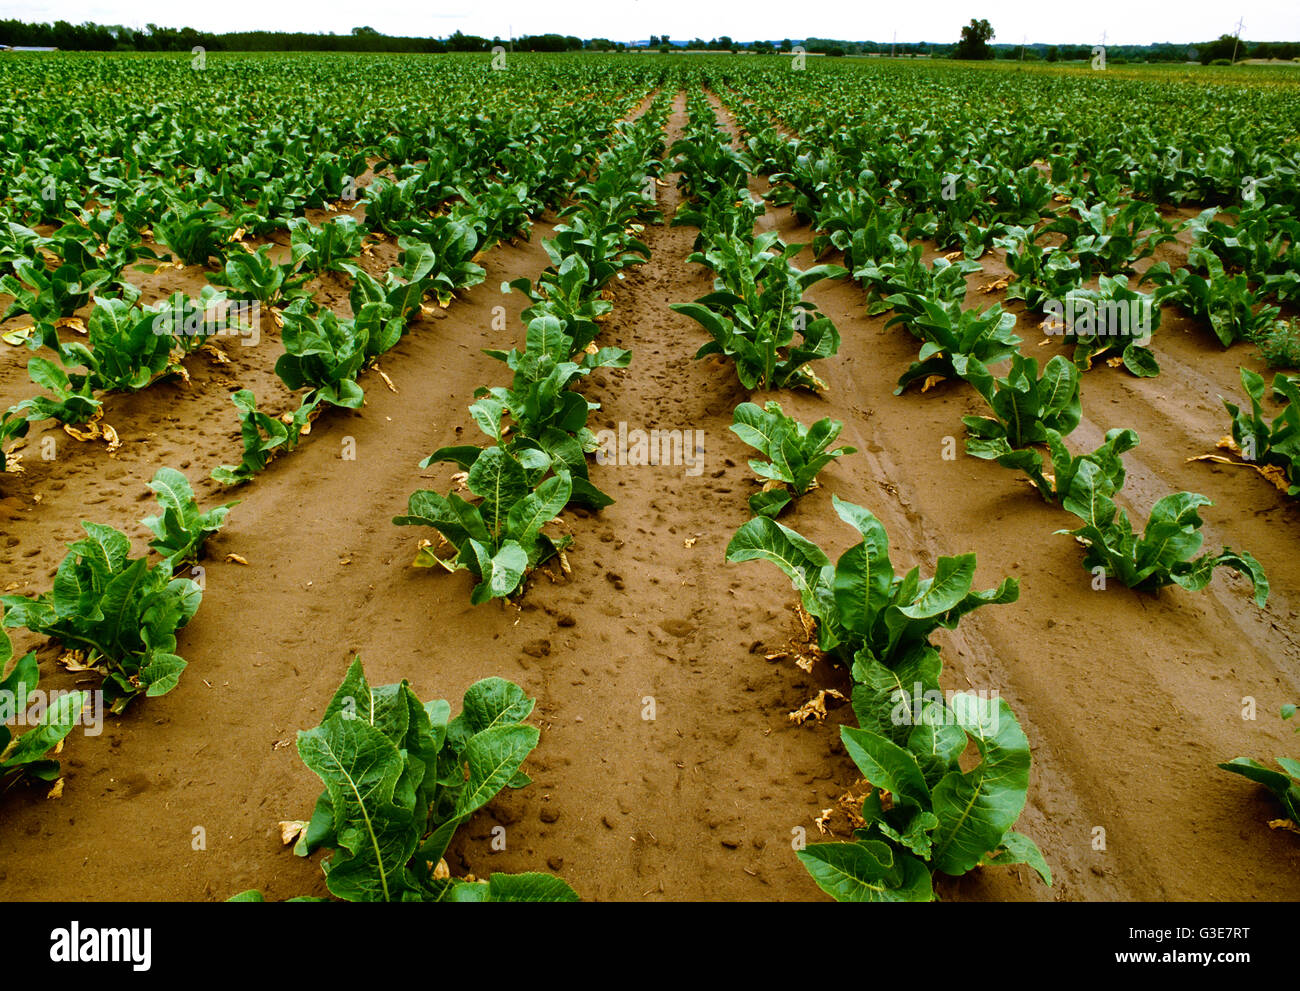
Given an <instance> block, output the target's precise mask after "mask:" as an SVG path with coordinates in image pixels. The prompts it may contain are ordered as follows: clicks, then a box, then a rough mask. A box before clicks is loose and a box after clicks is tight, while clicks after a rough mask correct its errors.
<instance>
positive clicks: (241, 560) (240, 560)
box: [226, 554, 248, 567]
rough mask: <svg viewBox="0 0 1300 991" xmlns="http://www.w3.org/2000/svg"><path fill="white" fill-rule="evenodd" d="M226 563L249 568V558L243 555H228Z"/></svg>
mask: <svg viewBox="0 0 1300 991" xmlns="http://www.w3.org/2000/svg"><path fill="white" fill-rule="evenodd" d="M226 562H227V563H228V564H242V565H244V566H245V567H247V565H248V558H246V557H244V556H243V555H242V554H227V555H226Z"/></svg>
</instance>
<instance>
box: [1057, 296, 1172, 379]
mask: <svg viewBox="0 0 1300 991" xmlns="http://www.w3.org/2000/svg"><path fill="white" fill-rule="evenodd" d="M1159 304H1160V296H1159V293H1156V294H1149V293H1143V292H1139V291H1138V290H1136V289H1130V288H1129V286H1128V278H1127V277H1126V276H1123V275H1118V276H1115V277H1113V278H1112V277H1111V276H1108V275H1103V276H1101V278H1100V279H1099V280H1098V287H1097V288H1096V289H1072V290H1070V291H1069V292H1068V293H1066V294H1065V298H1064V299H1062V300H1055V299H1053V300H1048V301H1047V302H1046V304H1045V305H1044V309H1045V311H1046V313H1047V314H1048V319H1047V320H1046V321H1045V322H1044V326H1043V330H1044V332H1045V333H1046V334H1048V335H1049V336H1055V335H1061V334H1065V335H1068V336H1070V337H1073V338H1074V340H1075V345H1074V363H1075V364H1076V365H1078V366H1079V368H1080V369H1082V370H1083V371H1087V370H1088V369H1090V368H1091V367H1092V363H1093V361H1094V360H1095V359H1097V358H1099V357H1103V356H1105V355H1108V354H1111V353H1112V352H1116V351H1118V352H1119V355H1118V357H1119V360H1120V361H1121V362H1122V364H1123V365H1124V367H1125V368H1127V369H1128V370H1129V371H1130V372H1132V373H1133V374H1134V375H1136V376H1138V377H1139V378H1152V377H1154V376H1156V375H1159V374H1160V365H1159V364H1158V363H1157V362H1156V357H1155V354H1153V353H1152V351H1151V348H1150V347H1148V345H1149V344H1150V341H1151V335H1152V334H1153V333H1155V331H1156V330H1157V329H1158V328H1159V327H1160V305H1159Z"/></svg>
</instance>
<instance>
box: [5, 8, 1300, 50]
mask: <svg viewBox="0 0 1300 991" xmlns="http://www.w3.org/2000/svg"><path fill="white" fill-rule="evenodd" d="M972 17H987V18H988V19H989V21H990V22H991V23H992V24H993V27H994V30H995V31H996V32H997V36H996V38H995V40H996V41H999V42H1008V43H1019V42H1020V41H1021V40H1022V39H1024V38H1028V40H1029V41H1031V42H1045V43H1049V44H1053V43H1069V42H1074V43H1081V44H1086V43H1096V42H1098V41H1100V40H1101V38H1102V33H1103V32H1105V35H1106V40H1107V41H1108V42H1111V43H1114V44H1143V43H1147V42H1158V41H1172V42H1178V43H1183V42H1187V43H1190V42H1196V41H1206V40H1209V39H1212V38H1217V37H1218V36H1219V35H1220V34H1232V33H1234V32H1235V25H1236V22H1237V19H1238V18H1239V17H1240V18H1242V19H1244V20H1245V28H1244V29H1243V30H1242V36H1243V37H1244V38H1246V39H1248V40H1251V41H1300V0H1237V2H1235V3H1233V2H1229V3H1220V2H1212V0H1190V2H1181V3H1180V2H1178V0H1173V2H1168V3H1160V2H1156V3H1152V2H1146V3H1142V2H1136V0H1088V2H1084V3H1062V2H1060V0H998V2H991V0H922V2H919V3H918V2H912V3H899V2H897V0H895V2H893V3H874V4H873V3H870V2H863V0H853V2H847V3H846V2H837V0H831V2H828V3H806V2H805V3H798V2H791V0H599V2H595V0H552V2H538V0H435V2H434V3H433V4H430V5H429V6H425V7H423V8H421V7H420V6H419V5H418V4H413V3H411V2H409V0H408V2H402V0H366V2H364V3H357V2H348V3H342V2H337V0H272V2H267V0H213V2H208V3H199V4H194V5H182V4H177V3H175V2H174V0H118V2H112V0H29V2H23V3H14V2H12V0H0V18H19V19H21V20H24V21H54V20H66V21H71V22H73V23H79V22H81V21H96V22H98V23H100V24H125V25H128V26H130V27H137V28H139V27H143V26H144V25H145V24H147V23H149V22H153V23H155V24H160V25H164V26H167V27H193V28H198V29H200V30H208V31H238V30H258V29H261V30H278V31H322V32H329V31H333V32H335V33H338V34H346V33H348V32H349V31H351V30H352V28H354V27H358V26H361V25H368V26H370V27H373V28H375V29H376V30H378V31H382V32H384V33H385V34H402V35H420V36H436V37H443V36H446V35H448V34H451V33H452V32H454V31H456V30H460V31H464V32H465V33H466V34H478V35H484V36H486V37H492V36H493V35H500V36H501V37H503V38H505V37H508V36H509V35H510V34H511V33H513V34H514V35H515V36H518V35H521V34H543V33H546V32H548V31H554V32H558V33H560V34H573V35H578V36H579V37H582V38H612V39H614V40H615V41H631V40H635V39H643V38H646V37H648V36H649V35H651V34H660V35H662V34H667V35H669V36H670V37H672V38H674V39H681V40H687V39H690V38H694V37H701V38H706V39H708V38H713V37H717V36H720V35H724V34H726V35H730V36H731V37H733V38H735V39H736V40H740V41H748V40H753V39H757V38H774V39H780V38H805V37H819V38H840V39H846V40H852V41H865V40H874V41H888V40H889V39H890V38H892V37H893V36H894V32H895V31H897V34H898V40H899V41H935V42H952V41H956V40H957V36H958V33H959V32H960V29H961V26H962V25H963V24H965V23H967V22H968V21H969V20H970V19H971V18H972Z"/></svg>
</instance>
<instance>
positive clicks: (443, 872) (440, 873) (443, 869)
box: [433, 860, 451, 881]
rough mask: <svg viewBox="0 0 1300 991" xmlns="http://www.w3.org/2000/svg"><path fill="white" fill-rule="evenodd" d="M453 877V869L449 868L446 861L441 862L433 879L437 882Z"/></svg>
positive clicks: (435, 870)
mask: <svg viewBox="0 0 1300 991" xmlns="http://www.w3.org/2000/svg"><path fill="white" fill-rule="evenodd" d="M449 877H451V868H450V867H448V866H447V861H446V860H439V861H438V864H437V866H436V867H434V869H433V878H434V880H435V881H445V880H446V879H447V878H449Z"/></svg>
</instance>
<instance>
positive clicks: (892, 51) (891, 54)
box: [889, 28, 898, 58]
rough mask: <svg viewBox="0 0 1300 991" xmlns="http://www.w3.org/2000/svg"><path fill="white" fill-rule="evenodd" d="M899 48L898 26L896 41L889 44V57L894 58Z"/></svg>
mask: <svg viewBox="0 0 1300 991" xmlns="http://www.w3.org/2000/svg"><path fill="white" fill-rule="evenodd" d="M897 49H898V28H894V41H893V44H891V45H890V46H889V57H890V58H894V57H895V55H896V53H897Z"/></svg>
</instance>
